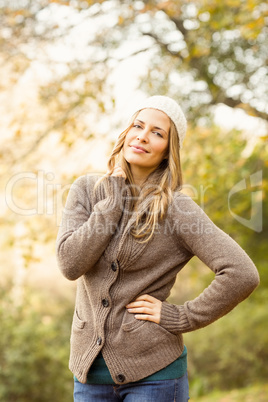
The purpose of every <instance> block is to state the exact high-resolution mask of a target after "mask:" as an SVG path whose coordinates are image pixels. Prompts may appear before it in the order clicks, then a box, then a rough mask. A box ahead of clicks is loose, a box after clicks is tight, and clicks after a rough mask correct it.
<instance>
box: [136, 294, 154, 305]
mask: <svg viewBox="0 0 268 402" xmlns="http://www.w3.org/2000/svg"><path fill="white" fill-rule="evenodd" d="M139 300H144V301H148V302H151V303H155V302H157V301H159V300H158V299H156V298H155V297H153V296H150V295H147V294H145V295H141V296H139V297H137V299H135V301H139Z"/></svg>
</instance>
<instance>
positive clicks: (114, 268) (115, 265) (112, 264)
mask: <svg viewBox="0 0 268 402" xmlns="http://www.w3.org/2000/svg"><path fill="white" fill-rule="evenodd" d="M111 268H112V270H113V271H114V272H115V271H116V270H117V264H116V262H114V261H113V262H112V263H111Z"/></svg>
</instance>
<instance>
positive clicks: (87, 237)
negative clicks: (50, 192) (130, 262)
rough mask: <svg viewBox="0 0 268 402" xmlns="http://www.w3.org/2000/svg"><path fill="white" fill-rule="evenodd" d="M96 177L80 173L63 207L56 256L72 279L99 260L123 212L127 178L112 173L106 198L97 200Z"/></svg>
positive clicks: (60, 265) (68, 277) (60, 266)
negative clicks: (94, 178) (95, 192)
mask: <svg viewBox="0 0 268 402" xmlns="http://www.w3.org/2000/svg"><path fill="white" fill-rule="evenodd" d="M95 181H96V180H93V178H92V176H89V175H85V176H81V177H79V178H78V179H77V180H76V181H75V182H74V183H73V184H72V186H71V188H70V190H69V193H68V197H67V200H66V204H65V207H64V210H63V215H62V220H61V224H60V227H59V231H58V235H57V239H56V257H57V263H58V266H59V268H60V270H61V271H62V273H63V275H64V276H65V277H66V278H67V279H70V280H75V279H77V278H79V277H80V276H81V275H83V274H85V273H86V272H87V271H88V270H90V269H91V268H92V267H93V266H94V265H95V264H96V262H97V261H98V259H99V258H100V256H101V255H102V253H103V251H104V250H105V248H106V247H107V245H108V243H109V240H110V239H111V237H112V235H113V234H114V233H115V231H116V229H117V224H118V222H119V219H120V217H121V215H122V211H123V204H122V199H123V197H122V192H123V189H124V186H125V179H124V178H122V177H114V176H113V177H108V178H107V180H106V184H105V186H106V192H105V195H104V198H103V199H100V200H99V201H96V202H93V200H94V190H93V188H94V184H95ZM100 198H101V197H100Z"/></svg>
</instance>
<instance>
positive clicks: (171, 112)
mask: <svg viewBox="0 0 268 402" xmlns="http://www.w3.org/2000/svg"><path fill="white" fill-rule="evenodd" d="M142 109H157V110H160V111H162V112H164V113H166V115H168V117H169V118H170V119H171V120H172V121H173V123H174V124H175V127H176V129H177V132H178V136H179V142H180V148H182V143H183V140H184V137H185V134H186V128H187V121H186V118H185V115H184V113H183V111H182V110H181V107H180V106H179V105H178V103H177V102H175V101H174V100H173V99H171V98H169V97H168V96H160V95H156V96H151V97H150V98H147V99H145V100H144V101H143V102H142V103H141V105H140V106H139V107H138V108H137V109H136V111H140V110H142Z"/></svg>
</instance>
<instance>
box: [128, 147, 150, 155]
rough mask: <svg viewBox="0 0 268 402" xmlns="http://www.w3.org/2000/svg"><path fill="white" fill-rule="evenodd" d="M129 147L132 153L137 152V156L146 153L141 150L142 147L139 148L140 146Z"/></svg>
mask: <svg viewBox="0 0 268 402" xmlns="http://www.w3.org/2000/svg"><path fill="white" fill-rule="evenodd" d="M130 147H131V149H132V151H134V152H137V153H139V154H141V153H143V154H145V153H148V151H146V149H144V148H142V147H140V146H138V145H130Z"/></svg>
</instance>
